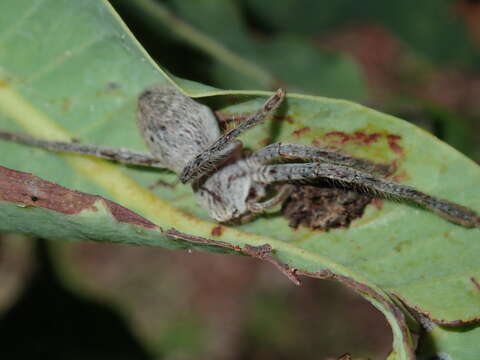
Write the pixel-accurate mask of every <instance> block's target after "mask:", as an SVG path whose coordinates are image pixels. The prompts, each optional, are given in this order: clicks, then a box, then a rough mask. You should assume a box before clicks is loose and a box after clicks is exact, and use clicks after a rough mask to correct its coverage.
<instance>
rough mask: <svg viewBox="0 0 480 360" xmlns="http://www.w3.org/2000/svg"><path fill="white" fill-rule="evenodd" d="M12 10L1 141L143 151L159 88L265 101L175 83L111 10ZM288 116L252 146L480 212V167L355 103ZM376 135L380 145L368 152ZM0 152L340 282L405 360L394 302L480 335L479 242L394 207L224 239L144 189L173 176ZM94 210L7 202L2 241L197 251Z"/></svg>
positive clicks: (274, 219) (294, 101) (188, 204)
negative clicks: (313, 156)
mask: <svg viewBox="0 0 480 360" xmlns="http://www.w3.org/2000/svg"><path fill="white" fill-rule="evenodd" d="M0 10H1V11H0V128H2V129H8V130H15V131H23V132H28V133H30V134H31V135H34V136H37V137H42V138H47V139H58V140H69V139H72V138H75V139H78V140H80V141H81V142H83V143H89V144H102V145H109V146H115V147H120V146H122V147H127V148H132V149H137V150H145V146H144V145H143V143H142V140H141V139H140V137H139V135H138V132H137V131H136V128H135V121H134V117H135V103H136V98H137V96H138V94H139V93H140V92H141V91H142V90H143V89H144V88H146V87H147V86H149V85H151V84H153V83H164V82H172V83H176V84H177V85H179V86H180V87H181V88H182V89H184V90H185V91H186V93H187V94H190V95H192V96H196V97H206V96H210V98H209V99H208V100H209V101H210V102H211V103H217V104H222V106H224V107H222V109H221V110H222V111H225V112H232V113H237V112H246V111H252V110H255V109H257V108H258V107H259V106H260V105H261V103H262V101H263V100H264V99H265V95H267V94H266V93H264V92H254V91H229V92H226V91H221V90H216V89H213V88H210V87H206V86H203V85H201V84H198V83H193V82H191V81H185V80H180V79H177V78H174V77H171V76H168V75H167V74H166V73H165V72H163V71H161V70H160V69H158V68H157V67H156V66H155V64H154V63H153V62H152V60H151V59H150V58H149V57H148V55H147V54H146V53H145V52H144V51H143V49H142V48H141V47H140V46H139V45H138V43H137V42H136V41H135V40H134V39H133V37H132V36H131V34H130V33H129V32H128V30H127V29H126V28H125V27H124V25H123V24H122V23H121V21H119V18H118V17H117V16H116V14H115V13H114V12H113V10H112V9H111V8H110V6H109V5H108V4H107V3H105V2H101V1H93V0H88V1H82V2H72V1H68V0H55V1H53V0H43V1H42V0H36V1H28V2H27V1H18V2H14V3H9V4H8V6H6V5H5V4H2V5H0ZM52 19H55V21H52ZM230 95H235V96H234V97H232V96H230ZM234 102H235V104H233V103H234ZM227 105H228V106H227ZM279 115H281V116H280V117H282V118H283V119H284V121H280V120H279V117H278V116H277V118H276V120H273V121H270V122H267V123H266V124H264V125H262V126H259V127H258V128H255V129H253V130H252V131H250V132H249V133H248V134H246V136H244V138H243V140H244V142H245V143H246V145H247V146H248V147H250V148H252V149H253V148H259V147H261V146H263V145H264V144H265V140H266V139H270V140H281V141H284V142H295V143H301V144H308V145H312V144H317V145H318V144H324V145H331V146H336V147H338V148H341V149H342V150H343V151H344V152H347V153H350V154H354V155H357V156H361V157H364V158H367V159H371V160H375V161H379V162H396V163H397V164H398V166H399V168H398V172H397V175H398V176H400V178H401V179H402V182H404V183H407V184H410V185H413V186H415V187H417V188H419V189H421V190H422V191H426V192H428V193H431V194H433V195H437V196H440V197H442V198H446V199H449V200H451V201H455V202H458V203H461V204H463V205H466V206H469V207H471V208H473V209H476V210H480V203H479V199H478V196H476V195H477V189H476V184H478V183H479V180H480V170H479V168H478V166H477V165H475V164H474V163H473V162H472V161H470V160H468V159H467V158H465V157H464V156H463V155H461V154H460V153H458V152H457V151H455V150H454V149H452V148H451V147H449V146H447V145H446V144H444V143H442V142H440V141H438V140H437V139H436V138H434V137H432V136H431V135H429V134H428V133H426V132H424V131H422V130H420V129H418V128H416V127H414V126H412V125H409V124H408V123H406V122H403V121H401V120H398V119H396V118H393V117H391V116H388V115H385V114H381V113H378V112H376V111H373V110H370V109H368V108H365V107H362V106H360V105H357V104H354V103H350V102H347V101H342V100H334V99H327V98H322V97H313V96H303V95H297V94H289V97H288V100H287V103H286V106H285V107H284V108H283V109H282V110H281V114H279ZM299 134H302V135H301V136H299ZM362 134H363V135H362ZM373 134H376V135H375V136H373V138H374V139H375V141H371V142H369V141H364V140H362V139H365V136H368V135H373ZM342 139H347V140H348V141H347V140H345V141H343V140H342ZM0 152H1V154H2V156H1V165H4V166H6V167H9V168H13V169H17V170H21V171H28V172H32V173H34V174H36V175H38V176H41V177H43V178H45V179H47V180H49V181H53V182H55V183H58V184H60V185H63V186H67V187H70V188H73V189H77V190H80V191H84V192H87V193H92V194H101V195H102V196H105V197H107V198H108V199H111V200H113V201H115V202H118V203H119V204H121V205H122V206H124V207H126V208H128V209H131V210H133V211H135V212H137V213H139V214H140V215H142V216H143V217H145V218H147V219H148V220H149V221H151V222H153V223H155V224H156V225H159V226H162V227H163V228H170V227H174V228H176V229H177V230H179V231H183V232H185V233H188V234H192V235H196V236H203V237H214V238H215V240H222V241H226V242H228V243H230V244H232V245H237V246H241V247H242V246H244V245H246V244H250V245H253V246H260V245H263V244H265V243H268V244H270V245H271V246H272V247H273V249H274V250H275V257H276V258H278V259H279V260H280V261H282V262H284V263H286V264H288V265H289V266H291V267H293V268H296V269H300V270H304V271H308V272H318V271H322V270H325V269H329V270H330V271H331V272H333V273H334V274H336V275H337V278H338V279H340V280H342V281H343V282H344V283H345V284H346V285H349V286H351V287H352V288H354V289H355V290H356V291H358V292H360V293H361V294H362V295H364V296H365V297H366V298H367V299H368V300H370V301H371V302H372V303H373V305H374V306H376V307H377V308H378V309H379V310H381V311H382V312H383V313H384V314H385V316H386V318H387V320H388V321H389V323H390V325H391V326H392V330H393V333H394V351H395V356H396V358H397V359H411V358H412V354H411V347H410V345H409V342H410V340H409V333H408V331H407V330H406V329H405V328H404V326H405V323H404V322H403V321H402V319H401V318H400V317H399V315H398V313H396V311H395V309H396V306H395V305H394V304H393V303H392V301H391V300H389V297H388V294H395V295H397V296H399V297H401V298H402V299H403V301H404V302H405V303H406V304H408V305H409V306H411V307H415V308H416V309H417V310H418V311H421V312H424V313H426V314H427V313H428V315H429V316H430V317H431V318H432V319H435V320H437V321H444V322H454V321H458V320H462V321H474V320H477V319H478V317H479V316H480V314H479V313H480V310H479V309H480V307H479V297H478V289H477V288H476V286H475V284H474V283H473V281H472V279H475V277H480V271H479V266H478V261H477V254H478V251H479V250H480V242H479V241H478V235H479V230H478V229H465V228H462V227H460V226H457V225H454V224H451V223H449V222H447V221H445V220H443V219H441V218H439V217H437V216H436V215H433V214H432V213H429V212H427V211H424V210H421V209H418V208H414V207H412V206H409V205H407V204H402V203H395V202H390V201H385V202H384V203H383V205H382V206H380V207H375V206H369V207H368V208H367V210H366V213H365V214H364V215H363V217H362V218H361V219H359V220H357V221H355V222H354V223H353V224H352V225H351V226H350V227H349V228H347V229H337V230H331V231H329V232H315V231H310V230H308V229H305V228H300V229H298V230H294V229H292V228H290V227H288V222H287V221H286V219H284V218H283V217H282V216H280V215H279V214H277V215H276V216H265V217H261V218H259V219H258V220H256V221H253V222H251V223H249V224H245V225H242V226H239V227H236V228H228V227H223V226H222V230H223V231H221V233H222V234H221V235H220V236H214V235H215V234H218V231H213V229H216V228H217V226H218V225H217V224H214V223H212V222H211V220H209V219H208V217H207V216H206V213H205V211H204V210H203V209H200V208H199V207H198V206H197V205H196V203H195V200H194V197H193V195H192V193H191V190H190V188H189V187H188V186H183V185H177V186H176V187H175V189H174V190H173V191H172V189H167V188H159V189H158V190H156V195H154V194H152V193H151V192H150V191H149V190H147V189H146V187H147V186H148V185H150V184H152V183H154V182H155V181H156V180H158V178H159V177H160V178H161V179H162V180H165V181H172V180H173V179H174V176H173V175H172V174H168V173H166V172H159V171H155V170H148V169H139V168H133V167H125V166H121V165H118V164H111V163H107V162H104V161H100V160H96V159H90V158H86V157H82V156H73V155H58V154H52V153H49V152H46V151H43V150H40V149H33V148H29V147H25V146H19V145H16V144H10V143H5V142H1V143H0ZM0 194H1V193H0ZM1 196H2V197H0V198H4V197H3V196H4V194H3V195H1ZM94 206H95V209H96V210H92V209H89V210H84V211H82V212H80V213H78V214H71V215H69V214H64V213H59V212H58V211H54V210H52V209H50V210H48V209H47V208H45V207H42V206H35V205H34V204H29V206H27V207H19V206H18V205H15V204H12V203H11V202H6V201H5V200H4V201H0V229H1V230H2V231H9V232H13V231H15V232H23V233H27V234H34V235H37V236H44V237H45V236H48V237H50V238H63V239H83V240H84V239H89V240H98V241H116V242H121V243H135V244H143V245H155V246H162V247H165V248H179V247H180V248H181V247H186V246H189V245H187V244H185V243H184V242H180V241H176V240H173V239H171V238H168V237H166V236H164V235H163V234H162V233H161V232H160V231H159V230H158V229H153V228H148V227H145V226H144V225H140V224H137V223H133V224H132V223H128V222H127V223H121V224H119V223H118V219H117V218H115V217H114V216H113V215H112V212H111V208H110V207H108V206H106V205H105V203H104V202H102V201H101V200H96V202H95V204H94ZM190 246H191V245H190ZM206 249H208V250H213V248H212V247H211V246H209V247H207V248H206ZM362 286H363V287H362ZM452 304H453V305H452ZM462 331H464V335H465V334H469V335H471V336H464V338H465V339H468V341H467V342H465V343H464V346H468V347H470V349H472V348H475V347H476V346H479V345H476V344H480V341H472V337H475V336H478V335H477V334H476V333H477V332H475V331H473V330H472V329H471V328H463V330H462ZM432 338H433V340H432V341H434V342H435V351H437V352H438V351H441V352H445V353H448V354H450V356H451V357H452V358H457V357H456V351H458V349H459V347H458V346H455V347H453V346H450V344H451V342H449V339H450V338H449V336H443V335H442V336H440V335H439V336H437V335H436V333H432ZM459 341H462V340H459ZM457 345H458V344H457ZM479 350H480V349H479ZM472 351H473V350H472ZM392 358H393V357H392ZM458 358H460V357H458ZM463 358H464V359H470V358H471V357H462V359H463ZM472 359H473V358H472Z"/></svg>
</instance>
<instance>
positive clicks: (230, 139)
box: [179, 89, 285, 184]
mask: <svg viewBox="0 0 480 360" xmlns="http://www.w3.org/2000/svg"><path fill="white" fill-rule="evenodd" d="M284 97H285V91H284V90H283V89H279V90H277V92H276V93H275V94H274V95H273V96H272V97H270V98H269V99H268V100H267V101H266V102H265V104H264V105H263V106H262V108H261V109H259V110H258V111H256V112H254V113H253V114H251V115H250V116H249V117H248V118H247V119H246V120H245V121H243V122H242V123H240V125H239V126H237V127H236V128H233V129H231V130H229V131H227V132H226V133H225V134H223V135H222V136H220V137H219V138H218V139H217V140H216V141H215V142H214V143H213V144H212V145H210V146H209V147H208V148H207V149H205V150H204V151H202V152H201V153H200V154H198V155H197V156H195V157H194V158H193V159H192V160H190V161H189V162H188V163H187V165H186V166H185V167H184V169H183V171H182V173H181V174H180V176H179V177H180V181H181V182H182V183H183V184H185V183H189V182H192V181H195V180H196V179H198V178H200V177H201V176H202V175H205V174H206V173H208V172H210V171H212V170H214V169H215V168H216V166H217V165H218V164H219V163H221V162H222V161H223V160H224V159H225V158H226V157H228V156H229V155H230V154H231V153H232V152H233V151H235V149H236V148H237V146H234V145H235V144H236V143H239V142H238V140H235V139H236V138H237V137H238V136H239V135H240V134H242V133H243V132H245V131H246V130H248V129H250V128H252V127H254V126H255V125H258V124H259V123H261V122H262V121H263V120H264V119H265V118H266V117H267V116H268V115H269V114H270V113H271V112H272V111H274V110H275V109H276V108H278V106H279V105H280V104H281V103H282V101H283V99H284Z"/></svg>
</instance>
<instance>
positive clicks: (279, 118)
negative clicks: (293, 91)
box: [273, 115, 294, 124]
mask: <svg viewBox="0 0 480 360" xmlns="http://www.w3.org/2000/svg"><path fill="white" fill-rule="evenodd" d="M273 120H275V121H286V122H287V123H289V124H293V122H294V120H293V117H291V116H282V115H273Z"/></svg>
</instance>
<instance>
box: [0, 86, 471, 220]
mask: <svg viewBox="0 0 480 360" xmlns="http://www.w3.org/2000/svg"><path fill="white" fill-rule="evenodd" d="M284 96H285V92H284V91H283V90H281V89H280V90H278V91H277V92H276V93H275V94H274V95H273V96H272V97H270V98H269V99H268V100H267V101H266V102H265V103H264V105H263V106H262V107H261V108H260V109H259V110H257V111H256V112H254V113H253V114H251V115H249V116H248V117H247V118H246V120H244V121H243V122H241V123H240V124H239V125H238V126H237V127H235V128H233V129H231V130H229V131H227V132H226V133H224V134H223V135H222V134H221V133H220V128H219V124H218V121H217V119H216V117H215V115H214V114H213V112H212V111H211V110H210V108H208V107H207V106H205V105H202V104H200V103H198V102H196V101H194V100H192V99H191V98H189V97H186V96H185V95H183V94H181V93H180V92H179V91H178V90H176V89H175V88H174V87H172V86H167V85H160V86H154V87H151V88H149V89H147V90H145V91H144V92H143V93H142V94H141V95H140V96H139V99H138V116H137V120H138V125H139V129H140V132H141V135H142V137H143V139H144V140H145V142H146V144H147V146H148V148H149V150H150V152H151V153H150V154H148V153H142V152H138V151H134V150H129V149H125V148H119V149H114V148H108V147H103V146H92V145H83V144H79V143H68V142H55V141H46V140H40V139H35V138H31V137H29V136H25V135H21V134H14V133H9V132H4V131H2V132H0V138H3V139H6V140H11V141H15V142H19V143H23V144H27V145H33V146H37V147H41V148H46V149H48V150H51V151H60V152H73V153H79V154H86V155H92V156H96V157H101V158H106V159H109V160H114V161H118V162H121V163H126V164H133V165H142V166H150V167H159V168H165V169H168V170H171V171H173V172H175V173H176V174H177V175H178V176H179V179H180V181H181V182H182V183H184V184H185V183H191V184H192V188H193V191H194V192H195V194H196V196H197V199H198V202H199V203H200V205H201V206H202V207H203V208H204V209H205V210H206V211H207V212H208V214H209V215H210V216H211V217H212V218H213V219H215V220H217V221H219V222H230V221H233V220H240V221H249V220H251V218H252V215H255V214H259V213H262V212H263V211H265V210H266V209H269V208H271V207H273V206H275V205H277V204H279V203H281V202H282V201H283V200H284V199H285V198H286V197H287V196H288V195H289V194H290V191H291V187H290V186H289V185H288V184H291V183H296V182H314V181H315V180H316V179H319V178H326V179H331V180H333V181H335V182H338V183H340V184H342V185H347V186H353V187H360V188H362V189H366V190H368V191H370V192H373V193H375V194H378V195H380V196H384V197H393V198H395V199H399V200H403V201H407V202H412V203H414V204H417V205H420V206H422V207H424V208H426V209H428V210H430V211H432V212H434V213H437V214H438V215H440V216H441V217H443V218H445V219H447V220H450V221H452V222H454V223H456V224H459V225H463V226H466V227H478V226H480V220H479V216H478V215H477V214H476V213H475V212H473V211H472V210H470V209H468V208H465V207H463V206H460V205H457V204H454V203H451V202H449V201H446V200H441V199H438V198H435V197H433V196H430V195H427V194H424V193H422V192H420V191H418V190H416V189H414V188H412V187H409V186H405V185H401V184H399V183H396V182H393V181H391V180H388V179H385V178H383V177H381V176H380V175H379V174H381V173H382V171H381V170H382V165H379V164H374V163H371V162H369V161H366V160H362V159H358V158H355V157H352V156H348V155H344V154H341V153H339V152H335V151H331V150H328V149H324V148H316V147H309V146H304V145H296V144H283V143H274V144H271V145H268V146H266V147H264V148H262V149H260V150H257V151H255V152H253V153H251V154H250V155H245V154H244V153H243V152H242V143H241V142H240V141H239V140H236V138H237V137H238V136H239V135H240V134H241V133H243V132H244V131H245V130H247V129H249V128H251V127H253V126H255V125H257V124H259V123H260V122H262V121H263V120H264V119H265V118H266V117H267V116H268V115H269V114H270V113H272V112H273V111H275V109H277V107H278V106H279V105H280V104H281V103H282V101H283V99H284ZM282 160H288V161H289V162H288V163H281V161H282ZM292 160H297V161H298V162H295V163H292V162H291V161H292ZM275 162H277V163H275ZM278 162H280V163H278ZM271 184H283V186H282V187H281V188H280V190H279V191H278V192H277V193H276V194H275V195H274V196H273V197H272V198H270V199H268V200H265V201H261V200H262V199H265V197H266V194H267V188H268V186H269V185H271Z"/></svg>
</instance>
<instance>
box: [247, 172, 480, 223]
mask: <svg viewBox="0 0 480 360" xmlns="http://www.w3.org/2000/svg"><path fill="white" fill-rule="evenodd" d="M252 178H253V180H254V181H256V182H259V183H263V184H272V183H278V182H284V183H285V182H286V183H294V182H301V181H306V182H313V181H315V180H316V179H320V178H326V179H330V180H333V181H336V182H339V183H340V184H345V185H349V186H353V187H354V188H355V187H356V188H361V189H366V190H367V191H369V192H371V193H373V194H375V195H380V196H383V197H387V198H388V197H392V198H395V199H398V200H402V201H406V202H412V203H414V204H417V205H419V206H421V207H424V208H426V209H428V210H430V211H432V212H434V213H436V214H438V215H440V216H441V217H443V218H445V219H447V220H449V221H451V222H453V223H455V224H458V225H462V226H465V227H480V216H479V215H478V214H477V213H475V212H474V211H473V210H470V209H468V208H466V207H464V206H461V205H458V204H454V203H452V202H450V201H447V200H442V199H439V198H436V197H433V196H430V195H427V194H425V193H422V192H421V191H418V190H416V189H414V188H412V187H410V186H406V185H401V184H398V183H396V182H393V181H389V180H386V179H382V178H379V177H376V176H374V175H372V174H369V173H366V172H363V171H360V170H356V169H353V168H350V167H346V166H343V165H336V164H328V163H303V164H279V165H265V166H261V167H259V168H258V171H257V172H255V173H253V174H252Z"/></svg>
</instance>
